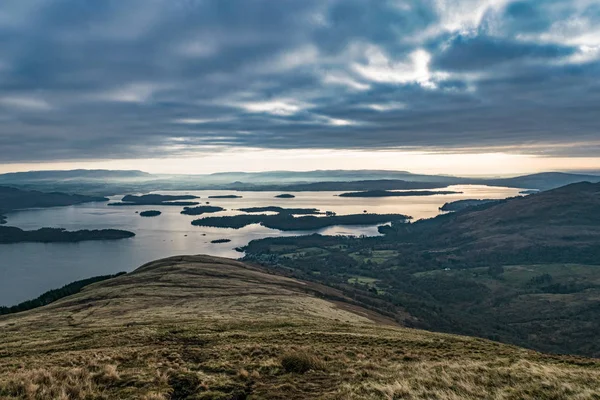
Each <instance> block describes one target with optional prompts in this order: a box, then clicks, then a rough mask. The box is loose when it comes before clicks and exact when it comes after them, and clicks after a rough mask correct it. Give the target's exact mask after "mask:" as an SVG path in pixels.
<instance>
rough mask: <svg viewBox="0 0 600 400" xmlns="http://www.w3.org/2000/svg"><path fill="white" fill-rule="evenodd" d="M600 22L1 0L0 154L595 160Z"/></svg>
mask: <svg viewBox="0 0 600 400" xmlns="http://www.w3.org/2000/svg"><path fill="white" fill-rule="evenodd" d="M500 3H501V4H500ZM598 26H600V7H599V6H598V4H596V2H594V1H591V0H590V1H586V0H573V1H558V0H551V1H544V2H540V1H530V2H529V1H525V2H524V1H504V2H498V1H491V0H490V1H479V0H478V1H475V0H473V1H469V0H463V1H433V0H431V1H400V0H397V1H392V0H390V1H377V2H374V1H367V0H337V1H336V0H330V1H317V0H314V1H312V0H303V1H293V0H280V1H272V0H235V1H234V0H231V1H221V0H212V1H211V0H204V1H202V0H169V1H166V0H143V1H142V0H127V1H122V0H119V1H117V0H112V1H111V0H98V1H93V2H92V1H89V2H82V1H78V0H51V1H46V0H37V1H36V0H8V1H6V0H5V1H3V2H2V3H0V123H1V125H0V126H1V131H0V162H16V161H23V162H24V161H49V160H69V159H104V158H136V157H144V158H145V157H154V156H164V155H174V154H178V153H182V152H187V151H202V150H206V149H210V151H216V150H218V149H219V148H222V147H258V148H279V149H295V148H332V149H342V148H343V149H361V148H372V149H388V148H401V147H406V148H426V149H440V148H450V149H454V150H455V151H471V149H473V148H484V147H504V148H510V149H512V150H513V151H519V149H520V148H519V146H524V147H523V148H522V151H535V152H540V153H542V154H552V153H557V152H559V153H561V154H566V155H584V154H589V155H595V154H597V150H598V146H599V143H600V135H599V132H600V129H599V128H600V118H598V117H597V116H596V114H597V110H598V107H599V106H600V84H599V83H598V79H597V78H598V76H600V29H599V28H598ZM557 149H560V151H558V150H557Z"/></svg>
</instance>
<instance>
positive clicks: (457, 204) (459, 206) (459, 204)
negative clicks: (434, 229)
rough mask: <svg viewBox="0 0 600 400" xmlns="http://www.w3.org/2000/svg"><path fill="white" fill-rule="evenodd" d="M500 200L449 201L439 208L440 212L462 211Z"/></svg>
mask: <svg viewBox="0 0 600 400" xmlns="http://www.w3.org/2000/svg"><path fill="white" fill-rule="evenodd" d="M499 201H501V200H497V199H484V200H479V199H466V200H457V201H451V202H448V203H446V204H444V205H443V206H441V207H440V211H460V210H464V209H465V208H467V207H475V206H480V205H483V204H488V203H498V202H499Z"/></svg>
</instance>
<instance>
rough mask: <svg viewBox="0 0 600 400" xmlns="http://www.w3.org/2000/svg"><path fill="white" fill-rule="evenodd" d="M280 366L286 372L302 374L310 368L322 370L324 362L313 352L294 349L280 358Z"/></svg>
mask: <svg viewBox="0 0 600 400" xmlns="http://www.w3.org/2000/svg"><path fill="white" fill-rule="evenodd" d="M281 366H282V367H283V369H284V370H285V371H286V372H294V373H297V374H303V373H305V372H308V371H310V370H324V369H325V363H324V362H323V361H322V360H321V359H319V358H318V357H317V356H315V355H314V354H311V353H308V352H306V351H294V352H290V353H287V354H285V355H284V356H283V357H282V358H281Z"/></svg>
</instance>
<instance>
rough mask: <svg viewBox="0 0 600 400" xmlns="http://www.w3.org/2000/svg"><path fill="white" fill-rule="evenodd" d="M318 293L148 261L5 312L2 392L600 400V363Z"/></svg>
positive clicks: (178, 262)
mask: <svg viewBox="0 0 600 400" xmlns="http://www.w3.org/2000/svg"><path fill="white" fill-rule="evenodd" d="M305 292H306V290H305V287H304V285H303V284H302V283H299V282H296V281H293V280H291V279H287V278H282V277H279V276H275V275H269V274H265V273H262V272H260V271H258V270H255V269H252V268H246V267H245V266H244V265H243V264H241V263H237V262H233V261H227V260H223V259H216V258H209V257H189V258H176V259H169V260H166V261H165V260H163V261H160V262H157V263H154V264H150V265H147V266H145V267H144V268H142V269H140V270H139V271H138V272H136V273H133V274H130V275H126V276H123V277H120V278H116V279H114V280H110V281H106V282H103V283H100V284H95V285H93V286H91V287H89V288H87V289H85V290H84V291H83V292H82V293H80V294H78V295H76V296H73V297H70V298H67V299H64V300H62V301H60V302H57V303H56V304H52V305H50V306H48V307H45V308H42V309H38V310H34V311H30V312H26V313H23V314H17V315H13V316H10V317H2V318H0V337H1V338H2V344H1V346H0V399H3V400H5V399H10V400H13V399H35V400H37V399H61V400H67V399H69V400H78V399H86V400H87V399H145V400H167V399H192V398H194V399H234V398H238V399H242V398H245V397H247V398H248V399H253V400H257V399H406V400H412V399H437V400H451V399H495V400H509V399H510V400H513V399H514V400H517V399H529V400H533V399H536V400H538V399H559V400H560V399H577V400H583V399H585V400H588V399H589V400H592V399H596V400H597V399H600V397H599V395H598V393H600V362H599V361H598V360H593V359H585V358H577V357H566V356H548V355H543V354H540V353H536V352H533V351H529V350H524V349H520V348H517V347H512V346H507V345H502V344H499V343H494V342H490V341H486V340H482V339H475V338H467V337H459V336H452V335H443V334H436V333H430V332H424V331H418V330H412V329H405V328H399V327H392V326H389V325H388V326H386V325H380V324H376V323H374V322H373V321H372V320H371V319H369V318H367V317H366V316H367V315H368V313H365V314H363V315H358V314H355V313H353V312H350V311H349V310H347V309H341V308H339V307H337V306H335V305H334V304H333V303H329V302H327V301H325V300H322V299H317V298H315V297H313V296H310V295H308V294H306V293H305ZM356 310H357V312H361V311H360V310H358V309H356ZM361 313H362V312H361Z"/></svg>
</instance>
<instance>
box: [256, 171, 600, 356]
mask: <svg viewBox="0 0 600 400" xmlns="http://www.w3.org/2000/svg"><path fill="white" fill-rule="evenodd" d="M380 232H382V233H385V236H383V237H368V238H347V237H327V236H318V235H312V236H306V237H287V238H267V239H262V240H256V241H252V242H250V244H249V245H248V246H246V248H244V250H245V254H246V255H245V259H246V260H247V261H252V262H257V263H260V264H263V265H265V266H266V267H268V268H272V269H275V270H281V269H284V270H289V271H292V273H293V274H294V277H297V278H300V279H308V280H315V281H319V282H321V283H326V284H328V285H335V286H336V287H338V288H340V289H342V290H344V292H345V293H347V294H348V295H349V296H352V297H353V298H356V299H361V301H363V302H366V301H367V299H369V298H377V299H379V300H383V301H385V302H386V304H388V307H385V308H381V307H380V306H379V305H376V306H375V307H377V308H378V309H381V310H386V311H387V310H389V309H390V308H393V307H402V308H403V309H405V310H406V311H408V312H409V313H410V314H411V315H413V316H415V317H417V320H416V321H410V322H411V323H414V325H413V326H415V327H419V328H425V329H431V330H436V331H443V332H451V333H457V334H466V335H474V336H480V337H485V338H492V339H494V340H498V341H502V342H506V343H511V344H516V345H519V346H525V347H529V348H534V349H536V350H540V351H547V352H556V353H567V354H581V355H586V356H592V357H600V342H598V340H596V332H598V331H600V247H599V246H598V243H600V184H591V183H578V184H573V185H568V186H565V187H562V188H558V189H554V190H551V191H547V192H542V193H539V194H534V195H530V196H526V197H517V198H513V199H508V200H503V201H498V202H494V203H487V204H482V205H478V206H474V207H467V208H465V209H463V210H461V211H457V212H456V213H450V214H444V215H440V216H438V217H436V218H433V219H429V220H421V221H417V222H415V223H392V224H391V225H386V226H382V227H380Z"/></svg>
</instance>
